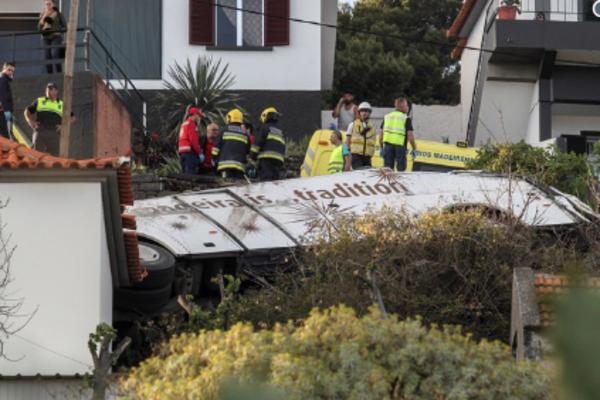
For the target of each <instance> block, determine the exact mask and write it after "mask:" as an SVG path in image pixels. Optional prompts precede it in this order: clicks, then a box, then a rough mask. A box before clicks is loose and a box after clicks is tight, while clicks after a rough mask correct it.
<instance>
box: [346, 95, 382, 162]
mask: <svg viewBox="0 0 600 400" xmlns="http://www.w3.org/2000/svg"><path fill="white" fill-rule="evenodd" d="M372 111H373V109H372V107H371V105H370V104H369V103H367V102H366V101H363V102H362V103H360V105H359V106H358V118H357V119H356V120H354V122H352V123H351V124H350V125H349V126H348V131H347V132H346V141H347V143H348V148H349V149H350V153H351V154H352V169H361V168H368V167H371V157H373V153H374V152H375V141H376V136H377V131H376V130H375V127H374V126H373V124H372V123H371V112H372Z"/></svg>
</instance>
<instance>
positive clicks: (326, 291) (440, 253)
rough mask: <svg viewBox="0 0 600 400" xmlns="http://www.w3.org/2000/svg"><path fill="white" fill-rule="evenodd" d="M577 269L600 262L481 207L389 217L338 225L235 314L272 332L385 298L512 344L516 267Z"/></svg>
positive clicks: (389, 304)
mask: <svg viewBox="0 0 600 400" xmlns="http://www.w3.org/2000/svg"><path fill="white" fill-rule="evenodd" d="M505 222H509V223H505ZM592 254H600V253H598V252H597V250H594V251H593V252H592ZM571 265H577V266H580V267H581V268H587V269H588V270H589V269H593V268H595V267H594V266H595V265H598V263H597V262H596V261H594V257H593V256H592V255H590V256H589V261H588V258H585V259H584V257H583V255H580V254H578V253H577V251H576V249H575V248H574V247H573V244H572V243H571V242H569V241H567V239H566V238H564V239H556V238H554V237H553V236H552V235H550V236H545V235H544V234H542V233H539V232H536V231H534V230H533V229H532V228H529V227H526V226H523V225H521V224H519V223H517V222H515V221H501V220H494V219H490V218H489V216H487V215H485V214H482V213H481V212H480V211H478V210H471V211H462V212H458V211H457V212H455V213H452V214H429V215H425V216H423V217H421V218H419V219H413V218H410V217H409V216H407V215H406V214H405V213H403V212H397V211H384V212H382V213H380V214H372V215H365V216H362V217H358V218H355V219H352V220H348V221H346V222H345V223H342V224H340V225H339V226H338V233H337V236H336V237H335V238H334V239H333V240H331V241H329V242H326V241H323V242H321V243H319V244H317V245H316V246H314V247H311V248H309V249H308V250H307V251H305V252H304V253H303V254H300V255H299V256H298V260H297V262H296V265H295V267H294V268H293V269H292V270H291V271H290V270H286V271H282V272H281V273H280V274H277V275H276V276H275V278H274V279H273V282H272V285H271V286H266V287H264V288H261V289H260V290H256V291H254V292H246V293H245V294H244V296H242V297H241V298H240V300H239V301H238V302H237V303H236V305H235V307H234V310H233V318H234V319H235V320H236V321H250V322H253V323H254V324H255V325H256V326H263V325H266V326H272V325H273V324H274V323H276V322H285V321H287V320H289V319H292V320H296V319H303V318H305V316H306V315H307V314H308V313H309V312H310V310H311V309H312V308H314V307H320V308H327V307H331V306H335V305H338V304H346V305H348V306H350V307H352V308H353V309H355V310H356V311H357V312H359V314H362V313H365V312H366V311H367V309H368V308H369V307H370V306H371V305H372V304H374V303H376V302H377V301H378V296H379V294H380V295H381V298H382V299H383V303H384V305H385V307H386V309H387V310H388V311H390V312H392V313H395V314H398V315H400V316H401V317H402V318H410V317H414V316H415V315H420V316H422V317H423V320H424V322H426V323H438V324H451V325H461V326H463V327H464V328H465V330H466V331H467V332H471V333H472V334H473V335H474V336H475V337H476V338H489V339H500V340H504V341H506V340H508V332H509V324H510V307H511V282H512V269H513V267H532V268H535V269H543V270H545V271H549V272H553V271H561V270H563V269H564V268H565V266H571ZM373 283H374V284H375V287H376V289H374V286H373ZM377 290H378V291H379V294H378V293H377Z"/></svg>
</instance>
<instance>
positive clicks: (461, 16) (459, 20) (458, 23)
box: [446, 0, 478, 59]
mask: <svg viewBox="0 0 600 400" xmlns="http://www.w3.org/2000/svg"><path fill="white" fill-rule="evenodd" d="M477 1H478V0H465V2H464V3H463V6H462V8H461V9H460V11H459V13H458V16H457V17H456V19H455V20H454V22H453V23H452V26H451V27H450V29H448V32H446V35H447V36H448V37H449V38H450V39H459V40H458V44H457V45H456V47H455V48H454V50H452V53H451V55H450V57H452V58H453V59H458V58H460V56H461V55H462V52H463V49H464V46H466V44H467V38H461V37H459V36H458V34H459V33H460V30H461V29H462V27H463V26H464V25H465V22H467V19H468V18H469V15H471V11H473V7H474V6H475V4H476V3H477Z"/></svg>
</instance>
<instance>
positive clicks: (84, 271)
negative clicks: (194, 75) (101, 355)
mask: <svg viewBox="0 0 600 400" xmlns="http://www.w3.org/2000/svg"><path fill="white" fill-rule="evenodd" d="M122 164H123V161H122V160H119V159H95V160H86V161H80V162H76V161H73V160H66V159H60V158H57V157H51V156H49V155H46V154H43V153H39V152H36V151H32V150H27V149H25V148H24V147H22V146H20V145H17V144H16V143H14V142H11V141H9V140H7V139H4V138H0V267H1V268H0V280H4V278H5V277H6V269H5V268H4V267H5V266H6V265H9V266H10V275H9V281H8V283H7V284H6V285H4V287H1V288H0V301H2V302H3V304H2V306H3V307H5V306H10V305H14V304H17V302H20V303H21V306H20V308H18V309H17V310H16V313H15V314H16V315H12V314H13V313H11V316H10V318H7V316H6V315H5V311H4V310H3V311H2V312H1V313H0V314H1V315H0V322H1V323H2V325H3V326H8V330H9V331H10V333H9V334H8V335H4V332H3V333H2V337H0V341H1V342H2V345H3V346H2V349H1V350H2V353H3V355H4V356H5V357H0V399H11V400H12V399H15V400H20V399H55V398H74V397H72V396H77V397H75V398H85V397H84V396H85V393H84V392H83V391H81V390H82V388H83V387H84V386H83V385H82V383H83V382H82V380H81V379H77V378H78V377H79V378H81V376H82V375H84V374H89V373H91V372H92V364H93V362H92V357H91V355H90V352H89V350H88V346H87V341H88V338H89V334H90V333H92V332H94V331H95V330H96V327H97V325H98V324H100V323H108V324H112V322H113V290H114V289H115V288H122V287H128V286H130V285H131V284H132V282H134V281H135V280H137V279H139V278H140V276H141V274H142V269H141V266H140V260H139V256H136V254H137V253H136V251H137V249H138V241H137V237H136V236H135V235H132V234H124V231H123V228H124V227H128V228H130V229H132V228H134V226H133V225H132V223H131V221H132V218H131V217H128V216H125V215H122V211H121V206H122V205H125V204H132V202H133V193H132V189H131V172H130V170H129V167H128V165H127V164H124V165H122ZM7 242H8V245H6V243H7ZM5 301H6V303H5ZM87 398H89V396H88V397H87Z"/></svg>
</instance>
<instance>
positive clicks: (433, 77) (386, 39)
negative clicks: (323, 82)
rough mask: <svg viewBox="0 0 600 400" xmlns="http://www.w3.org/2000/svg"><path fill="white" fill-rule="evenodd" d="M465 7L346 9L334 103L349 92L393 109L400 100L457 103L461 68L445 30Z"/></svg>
mask: <svg viewBox="0 0 600 400" xmlns="http://www.w3.org/2000/svg"><path fill="white" fill-rule="evenodd" d="M461 4H462V1H461V0H359V1H358V2H357V3H356V5H355V6H354V8H351V7H349V6H344V7H342V9H341V10H340V12H339V18H338V26H339V27H340V29H339V30H338V41H337V49H336V66H335V73H334V90H333V93H332V95H331V96H330V98H329V99H328V100H329V101H330V103H334V102H335V101H337V97H338V96H339V94H340V92H342V91H344V90H351V91H353V92H354V93H355V94H356V95H357V96H358V97H359V99H361V100H362V99H365V100H369V101H370V102H371V103H372V104H375V105H378V106H390V105H391V104H392V101H393V99H394V97H396V96H399V95H408V96H409V97H410V98H411V100H412V101H413V102H416V103H420V104H456V103H458V102H459V101H460V90H459V79H460V68H459V66H458V63H457V62H456V61H455V60H452V59H450V52H451V51H452V49H453V47H454V43H453V42H452V41H451V40H449V39H448V38H446V30H447V29H448V28H449V27H450V25H451V24H452V21H454V19H455V18H456V15H457V14H458V10H459V9H460V6H461ZM358 31H359V32H371V33H373V34H374V35H367V34H361V33H360V34H359V33H357V32H358ZM330 105H331V104H330Z"/></svg>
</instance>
